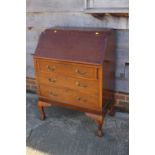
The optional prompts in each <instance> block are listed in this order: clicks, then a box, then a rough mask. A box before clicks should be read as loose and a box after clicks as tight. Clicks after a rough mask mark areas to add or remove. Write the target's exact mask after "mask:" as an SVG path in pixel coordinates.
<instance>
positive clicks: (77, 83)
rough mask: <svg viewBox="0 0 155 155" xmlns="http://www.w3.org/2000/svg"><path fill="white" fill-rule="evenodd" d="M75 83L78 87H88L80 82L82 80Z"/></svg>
mask: <svg viewBox="0 0 155 155" xmlns="http://www.w3.org/2000/svg"><path fill="white" fill-rule="evenodd" d="M75 84H76V85H77V86H78V87H81V88H86V87H88V86H87V85H82V84H80V82H78V81H77V82H75Z"/></svg>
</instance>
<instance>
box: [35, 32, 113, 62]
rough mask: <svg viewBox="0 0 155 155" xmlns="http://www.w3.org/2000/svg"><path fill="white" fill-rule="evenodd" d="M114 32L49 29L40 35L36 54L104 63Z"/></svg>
mask: <svg viewBox="0 0 155 155" xmlns="http://www.w3.org/2000/svg"><path fill="white" fill-rule="evenodd" d="M112 33H113V31H111V30H100V29H98V30H97V29H96V30H93V29H90V30H89V31H88V30H87V31H86V30H83V29H82V30H71V29H70V30H65V29H61V30H60V29H47V30H46V31H44V32H43V33H42V34H41V36H40V39H39V43H38V46H37V49H36V52H35V56H37V57H47V58H51V59H56V60H67V61H76V62H80V63H81V62H83V63H93V64H102V63H103V60H104V55H105V52H106V51H107V48H108V47H107V41H109V36H110V35H111V34H112ZM90 53H91V54H90Z"/></svg>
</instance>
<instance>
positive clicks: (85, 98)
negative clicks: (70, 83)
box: [39, 85, 99, 110]
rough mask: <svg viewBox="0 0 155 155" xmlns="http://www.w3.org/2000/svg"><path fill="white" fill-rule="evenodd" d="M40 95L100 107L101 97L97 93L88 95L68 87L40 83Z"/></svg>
mask: <svg viewBox="0 0 155 155" xmlns="http://www.w3.org/2000/svg"><path fill="white" fill-rule="evenodd" d="M39 88H40V95H41V96H42V97H46V98H48V99H49V100H51V101H57V102H62V103H66V104H70V105H74V106H78V107H84V108H90V109H95V110H98V109H99V97H98V96H95V95H88V94H84V93H80V92H77V91H74V90H71V89H68V88H60V87H49V86H46V85H40V86H39Z"/></svg>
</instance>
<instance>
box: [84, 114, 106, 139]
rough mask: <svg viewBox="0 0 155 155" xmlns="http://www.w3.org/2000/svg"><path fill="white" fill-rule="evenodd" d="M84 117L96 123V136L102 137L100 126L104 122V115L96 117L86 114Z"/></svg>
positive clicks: (95, 115)
mask: <svg viewBox="0 0 155 155" xmlns="http://www.w3.org/2000/svg"><path fill="white" fill-rule="evenodd" d="M86 115H87V116H88V117H90V118H91V119H92V120H94V121H95V122H96V124H97V126H98V129H97V132H96V135H97V136H98V137H102V136H103V130H102V125H103V120H104V114H102V115H97V114H91V113H86Z"/></svg>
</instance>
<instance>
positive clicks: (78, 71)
mask: <svg viewBox="0 0 155 155" xmlns="http://www.w3.org/2000/svg"><path fill="white" fill-rule="evenodd" d="M75 72H76V73H78V74H80V75H85V74H86V73H87V72H82V71H80V70H79V69H76V70H75Z"/></svg>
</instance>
